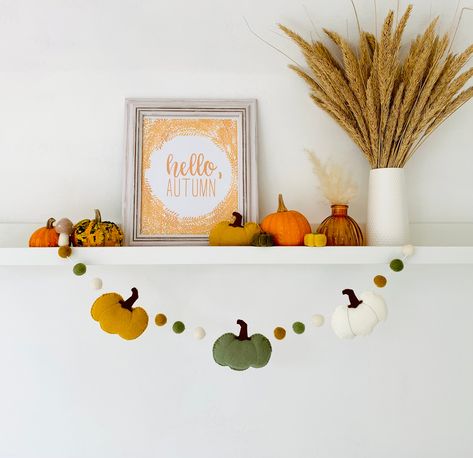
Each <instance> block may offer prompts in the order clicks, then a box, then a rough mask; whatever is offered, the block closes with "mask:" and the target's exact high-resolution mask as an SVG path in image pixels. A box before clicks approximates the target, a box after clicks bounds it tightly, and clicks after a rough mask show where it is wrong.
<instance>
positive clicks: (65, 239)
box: [57, 234, 71, 246]
mask: <svg viewBox="0 0 473 458" xmlns="http://www.w3.org/2000/svg"><path fill="white" fill-rule="evenodd" d="M57 244H58V245H59V246H69V245H70V244H71V242H70V240H69V236H68V235H67V234H59V240H58V242H57Z"/></svg>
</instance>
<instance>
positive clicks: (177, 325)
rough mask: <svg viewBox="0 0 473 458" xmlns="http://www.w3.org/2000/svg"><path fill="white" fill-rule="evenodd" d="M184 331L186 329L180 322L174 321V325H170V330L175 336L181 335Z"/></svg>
mask: <svg viewBox="0 0 473 458" xmlns="http://www.w3.org/2000/svg"><path fill="white" fill-rule="evenodd" d="M185 329H186V327H185V325H184V323H183V322H182V321H175V322H174V324H173V325H172V330H173V331H174V332H175V333H176V334H182V333H183V332H184V330H185Z"/></svg>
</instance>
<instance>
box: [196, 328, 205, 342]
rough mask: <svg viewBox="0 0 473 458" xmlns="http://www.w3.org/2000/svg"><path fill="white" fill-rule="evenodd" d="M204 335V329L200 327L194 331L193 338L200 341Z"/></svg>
mask: <svg viewBox="0 0 473 458" xmlns="http://www.w3.org/2000/svg"><path fill="white" fill-rule="evenodd" d="M205 334H206V333H205V329H204V328H202V327H200V326H199V327H198V328H195V329H194V337H195V338H196V339H197V340H202V339H203V338H204V337H205Z"/></svg>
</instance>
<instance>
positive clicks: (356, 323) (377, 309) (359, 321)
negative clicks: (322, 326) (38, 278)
mask: <svg viewBox="0 0 473 458" xmlns="http://www.w3.org/2000/svg"><path fill="white" fill-rule="evenodd" d="M342 293H343V294H346V295H347V296H348V297H349V299H350V304H349V305H340V306H339V307H337V308H336V309H335V311H334V312H333V315H332V329H333V332H335V334H336V335H337V336H338V337H340V338H341V339H352V338H353V337H356V336H366V335H368V334H370V333H371V331H372V330H373V329H374V327H375V326H376V325H377V324H378V323H379V322H380V321H384V320H385V319H386V317H387V316H388V309H387V307H386V303H385V302H384V299H383V298H382V297H381V296H379V295H378V294H375V293H373V292H371V291H367V292H364V293H363V294H362V295H361V296H360V297H361V300H360V299H358V298H357V297H356V295H355V293H354V291H353V290H352V289H344V290H343V291H342Z"/></svg>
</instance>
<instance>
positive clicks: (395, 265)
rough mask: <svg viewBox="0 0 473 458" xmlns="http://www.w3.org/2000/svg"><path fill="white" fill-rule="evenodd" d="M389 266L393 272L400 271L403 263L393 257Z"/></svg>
mask: <svg viewBox="0 0 473 458" xmlns="http://www.w3.org/2000/svg"><path fill="white" fill-rule="evenodd" d="M389 267H391V270H393V271H394V272H400V271H401V270H402V269H404V263H403V262H402V261H401V260H400V259H393V260H392V261H391V262H390V264H389Z"/></svg>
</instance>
